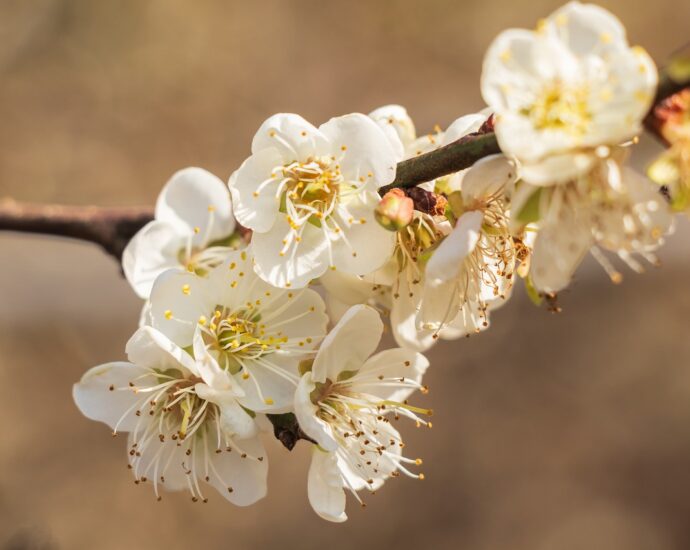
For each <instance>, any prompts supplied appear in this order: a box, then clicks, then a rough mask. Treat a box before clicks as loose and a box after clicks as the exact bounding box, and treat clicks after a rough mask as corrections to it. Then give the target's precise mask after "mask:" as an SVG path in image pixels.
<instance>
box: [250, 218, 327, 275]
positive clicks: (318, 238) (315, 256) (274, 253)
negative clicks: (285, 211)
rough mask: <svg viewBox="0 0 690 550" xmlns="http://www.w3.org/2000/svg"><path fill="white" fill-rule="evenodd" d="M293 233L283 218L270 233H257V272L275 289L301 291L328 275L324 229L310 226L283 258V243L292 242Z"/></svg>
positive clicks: (306, 226) (305, 228)
mask: <svg viewBox="0 0 690 550" xmlns="http://www.w3.org/2000/svg"><path fill="white" fill-rule="evenodd" d="M290 232H291V228H290V225H289V224H288V222H287V221H286V220H285V217H284V216H282V215H281V216H279V217H278V219H276V221H275V224H274V225H273V227H272V228H271V230H270V231H268V232H267V233H254V235H253V236H252V251H253V254H254V260H255V262H256V263H255V265H254V269H255V271H256V273H257V274H258V275H259V276H260V277H261V278H262V279H264V280H265V281H267V282H269V283H270V284H272V285H273V286H277V287H281V288H286V287H292V288H301V287H304V286H306V285H307V284H308V283H309V281H311V280H312V279H316V278H317V277H319V276H320V275H322V274H323V273H324V272H325V271H326V269H327V267H328V248H327V247H328V245H327V239H326V236H325V234H324V232H323V231H322V230H321V229H320V228H318V227H316V226H314V225H312V224H310V223H308V222H307V223H305V225H304V229H303V230H302V232H301V241H300V242H299V243H296V244H294V245H293V246H292V247H291V248H290V249H289V250H288V251H287V252H286V253H285V255H283V256H281V255H280V253H281V250H282V249H283V248H284V244H283V240H284V239H287V238H288V235H289V234H290Z"/></svg>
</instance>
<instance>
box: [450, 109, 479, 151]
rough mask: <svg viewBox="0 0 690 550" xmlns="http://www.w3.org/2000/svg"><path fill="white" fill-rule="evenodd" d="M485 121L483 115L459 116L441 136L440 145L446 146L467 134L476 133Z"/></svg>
mask: <svg viewBox="0 0 690 550" xmlns="http://www.w3.org/2000/svg"><path fill="white" fill-rule="evenodd" d="M486 119H487V117H486V116H485V115H483V114H479V113H477V114H471V115H465V116H461V117H460V118H458V119H456V120H454V121H453V123H452V124H451V125H450V126H448V128H447V129H446V131H445V133H444V135H443V142H442V145H448V144H449V143H452V142H454V141H457V140H458V139H460V138H461V137H465V136H466V135H467V134H471V133H473V132H476V131H478V130H479V128H481V127H482V124H484V122H486Z"/></svg>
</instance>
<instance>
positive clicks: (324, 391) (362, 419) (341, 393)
mask: <svg viewBox="0 0 690 550" xmlns="http://www.w3.org/2000/svg"><path fill="white" fill-rule="evenodd" d="M406 365H409V362H406ZM384 368H385V367H384ZM368 383H376V384H377V385H378V386H385V387H396V388H411V389H414V390H420V391H421V392H422V393H427V392H428V388H427V387H426V386H422V385H421V384H419V383H418V382H416V381H415V380H413V379H411V378H406V377H397V378H396V377H386V376H384V375H383V374H380V373H379V370H377V369H372V370H370V371H367V372H366V373H364V374H360V373H356V374H354V375H353V374H352V373H348V372H343V373H341V375H340V377H339V379H338V380H337V381H335V382H333V381H331V380H327V381H326V382H325V383H323V384H321V383H319V384H316V388H315V389H314V391H313V392H312V395H311V400H312V402H313V403H314V404H316V405H317V406H318V412H317V416H318V417H319V418H320V419H321V420H323V421H325V422H327V423H328V424H329V425H330V426H331V429H332V433H333V435H334V436H335V437H336V439H337V440H338V443H339V445H338V450H337V451H336V452H337V454H338V456H339V457H340V458H341V459H342V460H343V461H344V462H345V463H346V464H348V466H349V467H350V469H351V470H352V471H353V472H356V473H357V474H358V475H360V476H361V477H362V479H363V480H364V481H365V482H366V483H367V484H368V485H369V486H372V485H373V484H374V480H373V479H372V478H371V475H372V474H373V475H376V476H379V475H383V476H386V477H388V476H390V477H397V476H399V475H400V473H403V474H405V475H407V476H409V477H413V478H417V479H424V474H422V473H419V474H415V473H413V472H411V471H410V470H409V469H408V468H406V467H405V466H404V465H403V464H416V465H418V466H419V465H421V464H422V460H421V459H419V458H417V459H410V458H407V457H404V456H402V455H401V453H400V451H399V450H398V449H396V447H397V448H399V449H402V448H403V447H404V443H403V442H402V440H401V439H400V437H399V435H398V434H397V431H395V430H390V429H386V426H385V425H386V424H390V421H391V418H390V416H391V415H392V418H393V419H395V420H398V419H399V418H400V417H401V416H406V417H408V418H411V419H413V420H414V421H415V423H416V425H417V427H420V426H422V425H424V426H427V427H429V428H431V426H432V424H431V422H429V421H428V420H425V419H423V418H421V417H420V416H419V415H420V414H421V415H425V416H431V415H432V414H433V412H432V411H431V410H430V409H422V408H419V407H414V406H412V405H410V404H408V403H407V401H405V402H397V401H391V400H381V399H379V398H377V397H376V396H374V395H371V394H367V393H362V392H359V391H357V385H358V384H368ZM384 459H385V460H387V461H389V462H390V463H392V464H393V465H394V468H393V469H391V468H390V466H388V467H386V466H381V461H382V460H384ZM349 489H350V490H351V492H352V493H353V494H354V495H355V497H356V498H357V500H358V501H359V502H360V503H362V500H361V498H360V497H359V496H358V495H357V492H356V491H355V490H354V488H352V487H349Z"/></svg>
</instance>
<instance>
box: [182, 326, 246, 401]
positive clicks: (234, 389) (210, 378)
mask: <svg viewBox="0 0 690 550" xmlns="http://www.w3.org/2000/svg"><path fill="white" fill-rule="evenodd" d="M193 349H194V358H195V362H196V369H197V376H200V377H201V379H202V380H203V381H204V382H205V383H206V384H208V386H210V387H211V388H213V389H214V390H215V391H222V392H230V393H232V395H233V396H235V397H242V396H244V391H243V390H242V389H241V388H240V386H239V384H237V382H235V379H234V378H233V377H232V375H231V374H229V373H228V372H227V371H225V370H223V369H221V368H220V365H219V364H218V361H217V360H216V358H215V357H214V356H213V355H212V354H211V352H210V350H209V348H208V346H207V345H206V344H205V343H204V340H203V336H202V327H201V326H200V325H198V326H197V328H196V330H195V332H194V342H193Z"/></svg>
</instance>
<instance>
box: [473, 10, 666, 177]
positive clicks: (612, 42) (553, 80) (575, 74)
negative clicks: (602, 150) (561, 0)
mask: <svg viewBox="0 0 690 550" xmlns="http://www.w3.org/2000/svg"><path fill="white" fill-rule="evenodd" d="M656 84H657V71H656V68H655V66H654V63H653V61H652V60H651V58H650V57H649V55H647V53H646V52H645V51H644V50H643V49H642V48H640V47H632V48H631V47H630V46H629V45H628V42H627V38H626V34H625V29H624V28H623V26H622V25H621V23H620V21H618V19H616V18H615V17H614V16H613V15H612V14H610V13H609V12H608V11H606V10H604V9H603V8H600V7H598V6H595V5H592V4H580V3H578V2H571V3H569V4H566V5H565V6H563V7H562V8H560V9H559V10H557V11H556V12H555V13H553V14H552V15H550V16H549V17H548V18H546V19H544V20H542V21H541V22H540V23H539V25H538V27H537V30H536V31H528V30H522V29H510V30H506V31H504V32H502V33H501V34H500V35H499V36H498V37H497V38H496V39H495V40H494V42H493V43H492V45H491V46H490V47H489V50H488V51H487V53H486V56H485V58H484V67H483V72H482V81H481V89H482V95H483V97H484V100H485V101H486V102H487V104H488V105H489V107H490V108H491V109H492V110H493V111H494V112H495V114H496V127H495V129H496V135H497V137H498V140H499V144H500V146H501V149H502V151H503V152H504V153H506V154H508V155H514V156H516V157H517V158H518V159H519V160H520V162H521V163H522V177H523V179H524V180H525V181H528V182H530V183H532V184H537V185H549V184H554V183H559V182H564V181H568V180H569V179H572V178H573V177H577V176H578V175H581V174H582V173H584V172H586V171H587V170H589V169H590V168H591V167H592V165H593V164H594V163H595V162H596V160H597V155H596V154H595V153H596V149H597V148H598V147H599V146H602V145H610V146H613V145H617V144H619V143H621V142H625V141H626V140H629V139H630V138H632V137H633V136H635V135H637V134H638V133H639V132H640V131H641V122H642V119H643V117H644V116H645V114H646V113H647V111H648V110H649V107H650V105H651V102H652V100H653V98H654V93H655V89H656Z"/></svg>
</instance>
